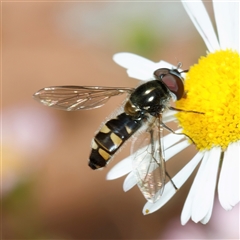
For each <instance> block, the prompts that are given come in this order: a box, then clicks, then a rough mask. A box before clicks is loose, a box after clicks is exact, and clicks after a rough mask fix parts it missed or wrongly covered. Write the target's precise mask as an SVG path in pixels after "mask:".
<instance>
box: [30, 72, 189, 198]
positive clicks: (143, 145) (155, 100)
mask: <svg viewBox="0 0 240 240" xmlns="http://www.w3.org/2000/svg"><path fill="white" fill-rule="evenodd" d="M153 76H154V79H155V80H151V81H148V82H145V83H143V84H142V85H140V86H138V87H136V88H123V87H93V86H56V87H47V88H43V89H41V90H39V91H38V92H36V93H35V94H34V95H33V97H34V98H35V99H36V100H37V101H39V102H40V103H42V104H44V105H46V106H49V107H53V108H57V109H61V110H65V111H75V110H86V109H94V108H98V107H101V106H103V105H104V104H105V103H106V102H107V101H108V99H110V98H111V97H113V96H117V95H121V94H127V95H128V98H127V100H126V101H125V103H124V105H123V110H122V112H121V113H120V114H119V115H117V116H116V117H115V118H112V119H110V120H109V121H107V122H106V123H105V124H103V125H102V127H101V129H100V130H99V132H98V133H97V134H96V136H95V137H94V139H93V140H92V150H91V154H90V158H89V166H90V167H91V168H92V169H101V168H103V167H105V166H106V164H108V163H109V161H110V160H111V159H112V158H113V156H114V155H115V153H116V152H117V151H118V150H119V149H120V147H121V146H122V145H123V144H124V143H125V142H126V141H127V140H128V139H129V138H130V137H131V136H133V135H134V136H136V141H134V142H133V143H132V151H133V171H134V173H135V176H136V178H137V182H138V187H139V188H140V190H141V191H142V193H143V195H144V196H145V198H146V199H147V200H148V201H151V202H154V201H156V200H157V199H158V198H159V197H160V196H161V195H162V192H163V190H164V185H165V181H166V176H168V177H169V179H170V180H171V178H170V176H169V175H168V173H167V171H166V168H165V159H164V149H163V144H162V131H163V128H166V129H168V130H169V131H171V132H173V130H171V129H170V128H169V127H167V126H166V125H165V124H164V123H163V121H162V115H163V113H164V112H165V111H166V110H167V109H170V110H179V111H181V110H180V109H175V108H173V107H171V106H170V100H171V99H174V100H179V99H181V98H182V97H184V94H185V92H184V83H183V78H182V76H181V73H180V72H179V71H178V69H168V68H160V69H157V70H156V71H154V73H153ZM172 183H173V182H172ZM173 186H174V187H175V188H176V186H175V185H174V183H173ZM176 189H177V188H176Z"/></svg>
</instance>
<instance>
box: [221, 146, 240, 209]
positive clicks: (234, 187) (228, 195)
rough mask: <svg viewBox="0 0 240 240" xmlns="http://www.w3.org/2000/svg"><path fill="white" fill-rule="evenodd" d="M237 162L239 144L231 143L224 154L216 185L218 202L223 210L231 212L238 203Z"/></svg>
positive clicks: (239, 199)
mask: <svg viewBox="0 0 240 240" xmlns="http://www.w3.org/2000/svg"><path fill="white" fill-rule="evenodd" d="M239 161H240V143H239V142H238V143H232V144H230V145H229V146H228V148H227V150H226V151H225V153H224V159H223V163H222V168H221V172H220V176H219V184H218V196H219V201H220V204H221V205H222V207H223V208H224V209H225V210H231V209H232V207H233V206H235V205H236V204H237V203H238V202H239V201H240V196H239V194H240V193H239V191H240V190H239V188H240V186H239Z"/></svg>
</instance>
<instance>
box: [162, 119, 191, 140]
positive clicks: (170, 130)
mask: <svg viewBox="0 0 240 240" xmlns="http://www.w3.org/2000/svg"><path fill="white" fill-rule="evenodd" d="M162 125H163V126H164V128H166V129H167V130H168V131H169V132H171V133H173V134H176V135H184V136H186V137H188V138H189V139H190V140H191V141H192V142H193V144H195V142H194V141H193V140H192V138H191V137H189V136H188V135H187V134H186V133H176V132H174V131H173V130H172V129H171V128H170V127H168V126H167V125H166V124H164V123H163V122H162Z"/></svg>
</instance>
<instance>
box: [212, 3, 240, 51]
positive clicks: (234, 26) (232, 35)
mask: <svg viewBox="0 0 240 240" xmlns="http://www.w3.org/2000/svg"><path fill="white" fill-rule="evenodd" d="M213 8H214V15H215V20H216V25H217V29H218V37H219V43H220V46H221V48H222V49H226V48H232V49H234V50H237V51H238V52H239V2H228V1H224V2H219V0H213Z"/></svg>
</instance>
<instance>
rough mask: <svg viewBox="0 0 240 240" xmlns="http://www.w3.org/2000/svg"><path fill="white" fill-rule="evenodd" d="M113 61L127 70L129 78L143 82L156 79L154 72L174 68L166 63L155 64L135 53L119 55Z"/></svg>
mask: <svg viewBox="0 0 240 240" xmlns="http://www.w3.org/2000/svg"><path fill="white" fill-rule="evenodd" d="M113 60H114V61H115V62H116V63H117V64H119V65H120V66H122V67H124V68H126V69H127V74H128V76H129V77H132V78H136V79H139V80H143V81H147V80H151V79H154V77H153V72H154V71H155V70H157V69H158V68H164V67H165V68H174V66H173V65H171V64H170V63H167V62H165V61H160V62H158V63H155V62H152V61H150V60H148V59H146V58H143V57H141V56H138V55H136V54H133V53H117V54H115V55H114V56H113Z"/></svg>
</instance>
